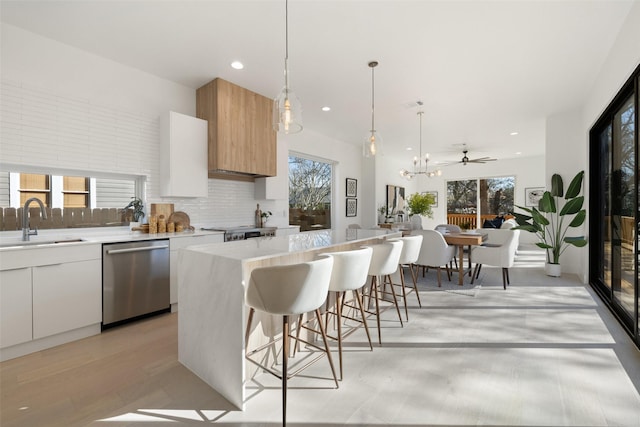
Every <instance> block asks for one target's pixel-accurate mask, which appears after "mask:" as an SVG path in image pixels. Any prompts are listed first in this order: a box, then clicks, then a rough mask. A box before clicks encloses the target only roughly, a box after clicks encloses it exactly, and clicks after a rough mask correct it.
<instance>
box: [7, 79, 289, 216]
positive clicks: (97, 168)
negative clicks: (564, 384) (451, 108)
mask: <svg viewBox="0 0 640 427" xmlns="http://www.w3.org/2000/svg"><path fill="white" fill-rule="evenodd" d="M0 100H1V102H0V113H1V115H0V129H1V130H0V147H1V149H0V162H2V163H8V164H14V165H26V166H35V167H45V168H46V167H50V168H58V169H69V170H78V171H84V172H92V171H93V172H108V173H120V174H128V175H143V176H145V177H146V199H147V204H149V203H161V202H164V203H174V205H175V210H180V211H183V212H186V213H187V214H189V216H190V218H191V223H192V224H194V225H197V226H205V225H247V224H253V222H254V213H255V209H256V201H255V200H254V184H253V183H250V182H241V181H229V180H215V179H210V180H209V196H208V197H207V198H197V199H167V198H161V197H159V188H158V181H159V179H158V178H159V153H158V147H159V146H160V144H159V137H160V135H159V117H152V116H149V115H147V114H144V113H140V112H131V111H122V110H118V109H115V108H111V107H108V106H103V105H95V104H93V103H92V102H91V101H90V100H88V99H81V98H71V97H68V96H62V95H59V94H56V93H54V92H53V91H51V90H48V89H43V88H38V87H33V86H31V85H26V84H24V83H21V82H17V81H9V80H6V79H3V80H2V83H1V85H0ZM259 202H260V203H261V208H262V209H263V210H272V211H274V210H277V211H278V213H279V215H274V219H273V221H272V223H273V224H277V225H286V223H288V221H287V215H286V209H287V207H288V206H287V201H286V200H282V201H278V202H274V201H259Z"/></svg>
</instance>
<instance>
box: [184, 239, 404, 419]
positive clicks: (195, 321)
mask: <svg viewBox="0 0 640 427" xmlns="http://www.w3.org/2000/svg"><path fill="white" fill-rule="evenodd" d="M399 236H400V233H397V232H391V230H362V229H348V230H319V231H309V232H304V233H298V234H293V235H289V236H281V237H261V238H256V239H248V240H242V241H234V242H226V243H219V244H209V245H198V246H190V247H188V248H185V249H183V250H181V251H180V254H179V258H178V281H179V283H180V288H179V289H180V294H179V298H178V299H179V301H180V310H179V311H178V360H179V361H180V363H182V364H183V365H184V366H186V367H187V368H188V369H190V370H191V371H192V372H193V373H195V374H196V375H197V376H198V377H200V378H201V379H202V380H203V381H204V382H206V383H207V384H208V385H209V386H211V387H212V388H213V389H215V390H216V391H217V392H219V393H220V394H221V395H222V396H224V397H225V398H226V399H228V400H229V402H231V403H232V404H233V405H235V406H237V407H238V408H241V409H243V408H244V402H245V394H244V382H245V380H246V379H247V376H246V374H247V370H246V368H245V358H244V328H245V325H246V319H247V313H248V310H247V309H246V306H245V304H244V283H245V282H247V281H248V279H249V277H250V275H251V271H252V270H253V269H254V268H256V267H266V266H273V265H283V264H294V263H298V262H305V261H310V260H313V259H315V258H316V256H317V255H318V254H320V253H323V252H335V251H344V250H351V249H356V248H359V247H360V246H363V245H367V244H377V243H381V242H382V241H383V240H385V239H387V238H389V237H399ZM257 320H258V321H256V322H255V324H256V325H258V324H260V325H261V328H260V329H259V328H258V327H257V326H256V329H254V330H253V331H252V335H251V343H250V346H253V344H254V343H255V342H264V341H265V340H266V339H267V338H268V335H270V334H275V333H277V330H274V329H272V328H271V325H277V324H278V322H277V321H276V322H272V321H271V319H269V318H267V317H266V316H265V317H263V318H261V319H257Z"/></svg>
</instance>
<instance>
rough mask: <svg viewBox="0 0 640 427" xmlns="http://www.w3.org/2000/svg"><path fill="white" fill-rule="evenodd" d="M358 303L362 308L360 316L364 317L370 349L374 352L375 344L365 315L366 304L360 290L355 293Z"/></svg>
mask: <svg viewBox="0 0 640 427" xmlns="http://www.w3.org/2000/svg"><path fill="white" fill-rule="evenodd" d="M353 293H354V295H355V297H356V301H358V307H360V315H361V316H362V323H364V330H365V332H366V333H367V339H368V340H369V348H370V349H371V350H373V344H372V343H371V335H369V326H368V325H367V317H366V315H365V313H364V303H363V302H362V298H361V297H360V292H358V290H357V289H356V290H354V291H353Z"/></svg>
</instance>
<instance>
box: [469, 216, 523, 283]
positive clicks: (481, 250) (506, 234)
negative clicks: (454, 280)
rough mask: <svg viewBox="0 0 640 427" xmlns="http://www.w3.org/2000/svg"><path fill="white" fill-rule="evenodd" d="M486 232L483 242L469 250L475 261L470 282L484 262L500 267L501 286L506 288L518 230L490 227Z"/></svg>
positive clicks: (517, 240)
mask: <svg viewBox="0 0 640 427" xmlns="http://www.w3.org/2000/svg"><path fill="white" fill-rule="evenodd" d="M486 234H487V239H486V240H485V241H484V242H483V244H482V245H481V246H474V247H473V249H472V250H471V255H472V259H473V260H474V261H475V263H476V265H475V268H474V270H473V275H472V277H471V283H472V284H473V283H474V281H475V280H476V279H477V278H478V277H479V276H480V270H481V269H482V266H483V265H485V264H486V265H492V266H495V267H501V268H502V286H503V288H504V289H507V285H509V284H510V280H509V268H511V267H513V262H514V260H515V257H516V251H517V249H518V242H519V239H520V230H512V229H509V228H507V229H491V230H488V232H487V233H486Z"/></svg>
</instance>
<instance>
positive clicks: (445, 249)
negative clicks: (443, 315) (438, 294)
mask: <svg viewBox="0 0 640 427" xmlns="http://www.w3.org/2000/svg"><path fill="white" fill-rule="evenodd" d="M411 234H412V235H414V236H418V235H421V236H422V245H421V246H420V254H419V255H418V259H417V260H416V262H415V264H416V265H418V266H421V267H423V275H424V269H425V268H435V269H437V273H438V286H439V287H440V286H442V279H441V277H440V276H441V273H440V272H441V269H442V266H444V267H445V269H446V271H447V278H448V279H449V281H451V270H450V269H449V263H450V262H451V260H452V259H453V257H454V255H455V250H456V248H455V246H450V245H448V244H447V242H446V241H445V240H444V237H442V234H440V233H439V232H437V231H435V230H414V231H412V232H411ZM461 262H462V261H461Z"/></svg>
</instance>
